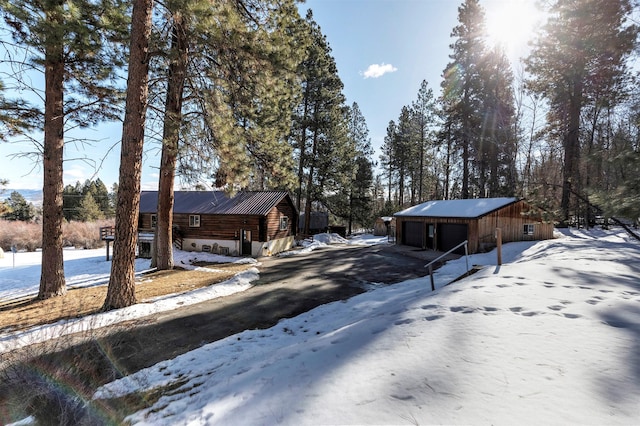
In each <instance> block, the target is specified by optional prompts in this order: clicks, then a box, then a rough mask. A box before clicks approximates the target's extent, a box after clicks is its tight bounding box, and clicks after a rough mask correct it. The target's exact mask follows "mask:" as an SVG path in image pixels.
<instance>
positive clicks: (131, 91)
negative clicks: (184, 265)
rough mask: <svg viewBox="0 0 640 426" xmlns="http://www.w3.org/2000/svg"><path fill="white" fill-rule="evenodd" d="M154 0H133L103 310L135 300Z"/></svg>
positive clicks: (122, 305) (119, 306) (122, 306)
mask: <svg viewBox="0 0 640 426" xmlns="http://www.w3.org/2000/svg"><path fill="white" fill-rule="evenodd" d="M152 7H153V0H134V2H133V13H132V16H131V22H132V24H131V49H130V50H131V51H130V58H129V77H128V81H127V98H126V105H125V117H124V124H123V128H122V147H121V154H120V182H119V187H118V201H117V206H116V226H115V240H114V242H113V261H112V264H111V276H110V278H109V288H108V290H107V298H106V300H105V302H104V305H103V310H109V309H113V308H116V309H117V308H124V307H126V306H130V305H133V304H135V303H136V295H135V250H136V242H137V232H136V231H137V227H138V226H137V225H138V223H137V222H138V212H139V207H140V177H141V175H142V148H143V142H144V124H145V113H146V109H147V98H148V90H149V89H148V80H149V62H148V57H147V54H148V50H149V37H150V35H151V12H152Z"/></svg>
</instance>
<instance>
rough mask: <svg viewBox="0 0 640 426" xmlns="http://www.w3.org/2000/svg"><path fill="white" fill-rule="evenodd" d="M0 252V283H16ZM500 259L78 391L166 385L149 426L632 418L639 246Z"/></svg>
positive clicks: (594, 241)
mask: <svg viewBox="0 0 640 426" xmlns="http://www.w3.org/2000/svg"><path fill="white" fill-rule="evenodd" d="M379 242H382V241H379ZM102 254H103V253H101V255H102ZM298 255H301V256H303V255H304V253H298ZM8 256H9V257H10V254H9V255H8ZM2 262H3V263H0V265H1V266H0V282H1V283H2V285H1V286H0V292H2V291H5V290H4V289H5V282H6V281H5V280H7V279H8V278H10V279H13V280H20V278H19V277H20V275H18V274H14V273H11V272H7V271H10V270H12V268H11V263H10V260H9V262H8V263H7V259H6V258H5V259H3V260H2ZM78 262H79V264H81V263H82V262H81V261H78ZM92 262H96V263H98V260H97V259H93V260H92ZM503 262H504V264H503V265H502V266H500V267H497V266H496V265H495V253H490V254H484V255H476V256H472V258H471V262H470V263H471V264H482V265H486V266H485V267H484V268H483V269H482V270H481V271H480V272H478V273H476V274H474V275H472V276H471V277H468V278H467V279H465V280H462V281H459V282H457V283H455V284H452V285H450V286H446V287H442V288H439V289H438V290H436V291H435V292H431V291H430V288H429V283H428V279H418V280H410V281H406V282H404V283H400V284H396V285H393V286H385V287H378V288H376V289H374V290H371V291H369V292H367V293H364V294H361V295H359V296H356V297H353V298H351V299H349V300H347V301H345V302H336V303H331V304H328V305H323V306H321V307H319V308H316V309H314V310H312V311H310V312H308V313H306V314H302V315H300V316H298V317H295V318H291V319H286V320H282V321H281V322H280V323H279V324H278V325H277V326H275V327H273V328H271V329H268V330H248V331H245V332H243V333H240V334H237V335H234V336H231V337H229V338H227V339H224V340H221V341H218V342H214V343H211V344H208V345H205V346H203V347H201V348H199V349H197V350H194V351H191V352H188V353H185V354H183V355H181V356H179V357H177V358H175V359H172V360H167V361H165V362H161V363H159V364H157V365H155V366H153V367H150V368H148V369H145V370H142V371H140V372H138V373H136V374H134V375H132V376H128V377H125V378H123V379H121V380H118V381H116V382H113V383H110V384H108V385H106V386H103V387H102V388H100V389H98V391H97V392H96V394H95V396H94V397H95V398H105V397H114V396H120V395H125V394H127V393H131V392H136V391H144V390H149V389H156V388H162V387H163V386H169V385H172V384H174V385H175V384H178V385H179V386H178V387H177V389H176V388H175V386H173V390H172V391H171V392H170V393H167V394H166V395H165V396H163V397H162V398H160V399H159V400H158V401H157V402H156V403H155V404H154V405H153V406H152V407H149V408H147V409H144V410H142V411H140V412H138V413H135V414H133V415H131V416H130V417H129V418H128V419H129V420H130V421H131V422H132V423H134V424H153V425H158V424H165V425H175V424H220V425H227V424H252V425H253V424H265V425H271V424H289V425H300V424H354V423H357V424H372V423H375V424H434V423H439V424H442V423H447V424H640V245H639V244H638V243H637V242H635V241H633V240H629V239H628V238H627V236H626V235H625V234H624V233H623V232H622V231H599V230H594V231H590V232H582V231H580V232H579V231H568V232H566V234H565V235H564V236H562V238H558V239H555V240H550V241H543V242H537V243H534V242H532V243H512V244H506V245H505V246H504V251H503ZM102 263H104V262H102ZM464 263H465V262H464V259H460V260H458V261H453V262H449V263H448V264H447V265H445V266H444V267H443V268H441V269H439V270H438V271H437V272H436V283H437V284H439V285H442V284H444V283H446V282H447V281H448V279H449V277H455V276H457V275H458V274H459V273H460V272H461V271H462V270H463V269H464ZM139 267H140V269H144V267H145V265H139ZM79 270H82V268H81V267H80V268H79ZM67 271H68V270H67ZM107 272H108V271H107ZM85 273H86V274H88V275H91V274H92V272H91V271H89V270H88V269H87V270H86V272H85ZM102 273H104V272H102ZM98 274H100V272H96V275H98ZM25 275H28V274H25ZM92 279H93V278H92V277H90V276H86V277H84V278H82V280H84V281H85V282H90V281H91V280H92ZM248 281H250V280H247V283H246V285H250V284H248ZM35 282H36V283H37V280H36V281H35ZM32 284H33V283H32V282H28V283H25V287H28V286H32ZM11 287H12V288H13V290H11V291H12V292H13V293H11V294H15V293H16V292H17V290H15V288H17V287H19V286H18V285H12V286H11ZM214 287H215V286H214ZM36 288H37V286H36ZM1 294H2V293H0V297H4V296H1ZM160 302H161V301H159V302H156V303H160ZM16 337H17V336H3V335H0V345H2V344H4V345H5V347H4V350H7V349H8V346H10V345H11V344H17V343H16V342H18V341H19V339H16Z"/></svg>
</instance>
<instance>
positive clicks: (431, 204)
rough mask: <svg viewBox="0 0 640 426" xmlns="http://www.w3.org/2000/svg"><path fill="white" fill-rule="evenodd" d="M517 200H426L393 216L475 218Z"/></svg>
mask: <svg viewBox="0 0 640 426" xmlns="http://www.w3.org/2000/svg"><path fill="white" fill-rule="evenodd" d="M517 201H518V198H478V199H469V200H436V201H427V202H426V203H422V204H418V205H416V206H413V207H409V208H408V209H405V210H402V211H401V212H398V213H396V214H395V215H394V216H405V217H406V216H414V217H448V218H463V219H475V218H479V217H482V216H484V215H486V214H489V213H491V212H493V211H495V210H498V209H501V208H503V207H506V206H508V205H509V204H513V203H515V202H517Z"/></svg>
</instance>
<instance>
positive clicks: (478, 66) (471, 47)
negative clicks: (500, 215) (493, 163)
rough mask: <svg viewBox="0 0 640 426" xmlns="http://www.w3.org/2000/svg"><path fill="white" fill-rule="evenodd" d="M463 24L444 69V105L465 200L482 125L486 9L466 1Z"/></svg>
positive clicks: (474, 0) (461, 9)
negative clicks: (458, 159) (457, 154)
mask: <svg viewBox="0 0 640 426" xmlns="http://www.w3.org/2000/svg"><path fill="white" fill-rule="evenodd" d="M458 21H459V24H458V25H457V26H456V27H455V28H454V29H453V32H452V33H451V37H453V38H454V39H455V41H454V43H453V44H452V45H451V48H452V50H453V52H452V53H451V55H450V58H451V62H450V63H449V64H448V65H447V67H446V68H445V70H444V74H443V75H444V80H443V82H442V105H443V109H444V115H445V121H446V126H447V129H446V131H447V134H448V135H449V136H448V138H451V140H453V141H456V144H457V148H458V149H459V150H460V152H461V161H462V182H461V183H462V188H461V197H462V198H469V197H470V196H473V195H474V194H472V193H471V190H470V183H471V169H470V166H471V164H470V161H471V159H472V155H473V151H472V150H473V146H474V145H478V139H479V136H480V135H479V129H480V128H481V123H482V115H481V114H482V113H481V107H482V98H483V96H482V89H483V87H482V81H483V79H482V67H483V62H484V55H485V41H484V40H485V39H486V31H485V27H484V22H485V21H484V9H483V8H482V6H481V5H480V4H479V2H478V0H466V1H465V2H464V3H463V4H462V5H461V6H460V7H459V8H458Z"/></svg>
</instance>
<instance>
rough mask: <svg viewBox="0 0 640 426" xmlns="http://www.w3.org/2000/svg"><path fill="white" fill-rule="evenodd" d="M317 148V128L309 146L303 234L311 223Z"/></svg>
mask: <svg viewBox="0 0 640 426" xmlns="http://www.w3.org/2000/svg"><path fill="white" fill-rule="evenodd" d="M317 150H318V129H317V128H316V129H315V130H314V132H313V146H312V147H311V158H312V161H311V163H310V167H309V177H308V178H307V197H306V200H305V206H304V231H303V232H304V235H309V229H310V225H311V223H310V222H311V203H312V201H313V191H314V188H313V174H314V173H315V167H314V164H315V163H314V161H315V158H316V155H317Z"/></svg>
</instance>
